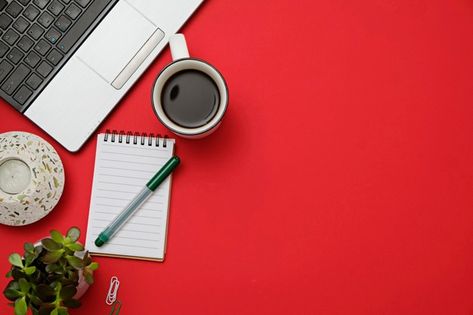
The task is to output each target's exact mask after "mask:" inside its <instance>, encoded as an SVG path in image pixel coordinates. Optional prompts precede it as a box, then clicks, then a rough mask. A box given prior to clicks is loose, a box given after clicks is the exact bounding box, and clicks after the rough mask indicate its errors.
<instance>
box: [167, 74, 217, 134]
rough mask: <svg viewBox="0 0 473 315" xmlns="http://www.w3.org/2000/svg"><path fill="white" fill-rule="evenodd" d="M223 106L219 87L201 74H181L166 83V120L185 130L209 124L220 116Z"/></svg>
mask: <svg viewBox="0 0 473 315" xmlns="http://www.w3.org/2000/svg"><path fill="white" fill-rule="evenodd" d="M219 103H220V94H219V92H218V87H217V85H216V84H215V82H214V81H213V80H212V78H210V77H209V76H208V75H207V74H205V73H203V72H201V71H197V70H184V71H180V72H177V73H176V74H174V75H173V76H172V77H171V78H169V80H168V81H167V82H166V84H165V85H164V87H163V92H162V94H161V104H162V105H163V109H164V112H165V113H166V116H168V118H169V119H170V120H172V121H173V122H174V123H175V124H177V125H179V126H182V127H185V128H196V127H200V126H203V125H205V124H207V123H208V122H209V121H210V120H211V119H212V118H213V117H214V116H215V114H216V113H217V110H218V105H219Z"/></svg>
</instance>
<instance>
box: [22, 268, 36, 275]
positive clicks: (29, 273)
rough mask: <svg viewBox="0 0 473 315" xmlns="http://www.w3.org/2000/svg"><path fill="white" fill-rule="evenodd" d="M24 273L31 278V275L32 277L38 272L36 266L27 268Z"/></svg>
mask: <svg viewBox="0 0 473 315" xmlns="http://www.w3.org/2000/svg"><path fill="white" fill-rule="evenodd" d="M24 271H25V273H26V274H27V275H28V276H29V275H32V274H33V273H34V272H35V271H36V267H35V266H31V267H26V268H25V269H24Z"/></svg>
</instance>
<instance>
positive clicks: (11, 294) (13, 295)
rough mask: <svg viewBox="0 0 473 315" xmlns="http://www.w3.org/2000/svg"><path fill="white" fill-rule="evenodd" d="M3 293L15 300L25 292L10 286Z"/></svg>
mask: <svg viewBox="0 0 473 315" xmlns="http://www.w3.org/2000/svg"><path fill="white" fill-rule="evenodd" d="M3 295H5V297H6V298H7V299H9V300H10V301H15V300H16V299H17V298H19V297H21V296H23V294H21V292H20V291H17V290H14V289H9V288H6V289H5V290H4V291H3Z"/></svg>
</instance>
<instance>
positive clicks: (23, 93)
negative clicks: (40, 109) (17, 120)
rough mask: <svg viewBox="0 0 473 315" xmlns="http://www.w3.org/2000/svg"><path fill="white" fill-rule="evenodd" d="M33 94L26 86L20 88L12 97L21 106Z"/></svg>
mask: <svg viewBox="0 0 473 315" xmlns="http://www.w3.org/2000/svg"><path fill="white" fill-rule="evenodd" d="M31 94H33V92H32V91H31V90H30V89H28V88H27V87H26V86H24V85H23V86H22V87H21V88H20V89H19V90H18V91H17V92H16V93H15V95H14V96H13V98H14V99H15V100H16V101H17V102H18V103H20V104H21V105H23V104H25V102H26V100H27V99H29V98H30V96H31Z"/></svg>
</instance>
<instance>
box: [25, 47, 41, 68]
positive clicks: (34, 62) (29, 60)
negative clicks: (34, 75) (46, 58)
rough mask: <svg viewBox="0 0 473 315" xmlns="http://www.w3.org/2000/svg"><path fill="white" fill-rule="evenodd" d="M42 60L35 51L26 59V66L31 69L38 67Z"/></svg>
mask: <svg viewBox="0 0 473 315" xmlns="http://www.w3.org/2000/svg"><path fill="white" fill-rule="evenodd" d="M40 60H41V57H40V56H38V54H37V53H35V52H34V51H32V52H30V53H29V54H28V55H27V56H26V58H25V62H26V64H27V65H29V66H30V67H31V68H34V67H36V65H37V64H38V62H40Z"/></svg>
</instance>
